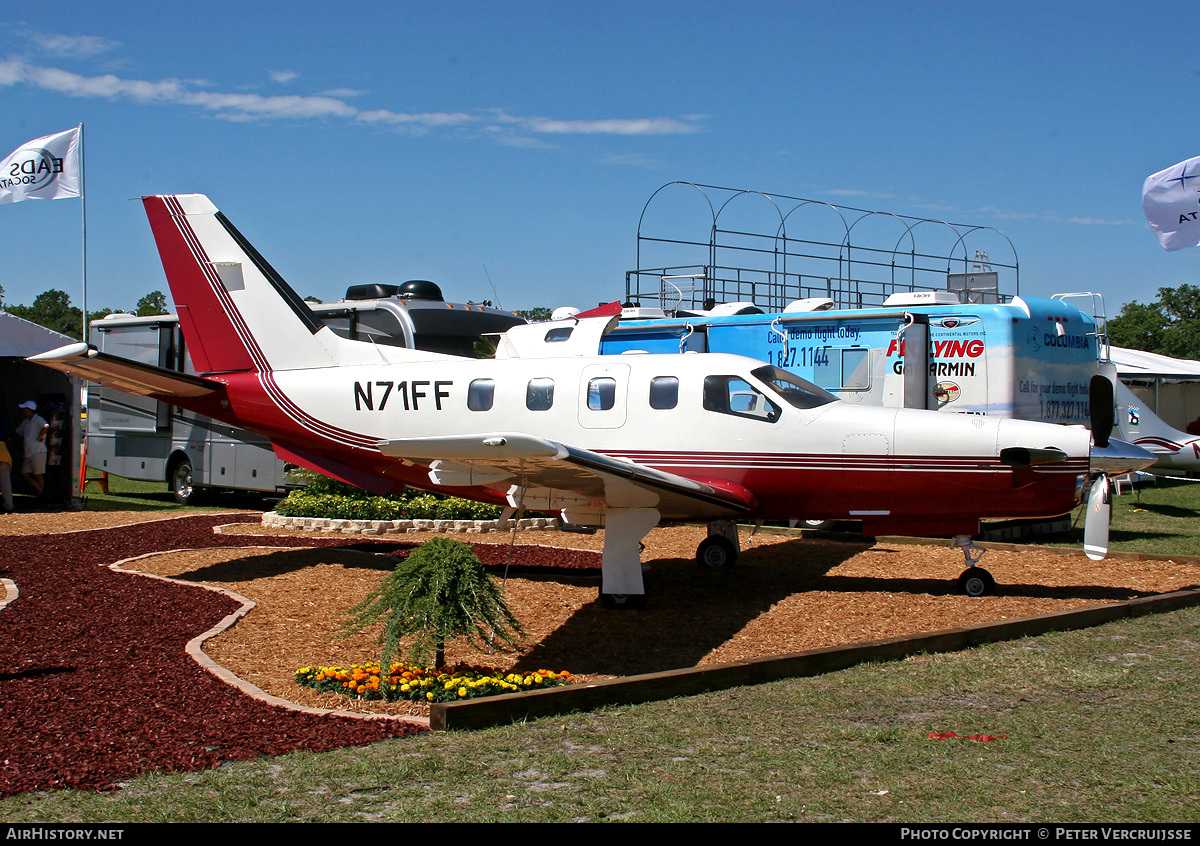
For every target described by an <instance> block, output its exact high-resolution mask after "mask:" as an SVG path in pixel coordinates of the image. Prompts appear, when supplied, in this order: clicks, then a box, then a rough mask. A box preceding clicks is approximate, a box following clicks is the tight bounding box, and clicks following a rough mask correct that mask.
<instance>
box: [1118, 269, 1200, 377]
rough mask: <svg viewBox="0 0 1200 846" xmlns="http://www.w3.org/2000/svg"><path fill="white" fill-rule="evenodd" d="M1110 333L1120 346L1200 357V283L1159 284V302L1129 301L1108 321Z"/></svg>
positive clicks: (1174, 355) (1170, 354) (1172, 354)
mask: <svg viewBox="0 0 1200 846" xmlns="http://www.w3.org/2000/svg"><path fill="white" fill-rule="evenodd" d="M1108 337H1109V340H1110V341H1111V342H1112V343H1113V344H1114V345H1116V346H1118V347H1128V348H1130V349H1135V350H1145V351H1146V352H1152V353H1159V354H1161V355H1169V356H1172V357H1173V358H1188V359H1198V358H1200V287H1197V286H1195V285H1180V286H1179V287H1178V288H1159V289H1158V301H1157V302H1153V303H1149V304H1145V305H1144V304H1142V303H1137V302H1133V303H1126V304H1125V306H1124V307H1123V308H1122V309H1121V313H1120V315H1118V316H1117V317H1114V318H1113V319H1112V320H1110V321H1108Z"/></svg>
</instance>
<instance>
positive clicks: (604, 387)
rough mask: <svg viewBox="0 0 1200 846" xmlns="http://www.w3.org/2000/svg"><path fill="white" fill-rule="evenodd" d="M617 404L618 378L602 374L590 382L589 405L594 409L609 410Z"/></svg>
mask: <svg viewBox="0 0 1200 846" xmlns="http://www.w3.org/2000/svg"><path fill="white" fill-rule="evenodd" d="M616 404H617V380H616V379H610V378H608V377H607V376H601V377H598V378H596V379H592V380H591V381H590V382H588V392H587V405H588V408H590V409H591V410H592V411H608V410H609V409H610V408H612V407H613V406H614V405H616Z"/></svg>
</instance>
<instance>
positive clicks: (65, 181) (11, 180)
mask: <svg viewBox="0 0 1200 846" xmlns="http://www.w3.org/2000/svg"><path fill="white" fill-rule="evenodd" d="M79 187H80V186H79V127H75V128H74V129H68V130H67V131H66V132H59V133H57V134H55V135H47V136H46V137H45V138H35V139H33V140H32V141H30V142H29V143H27V144H22V145H21V146H20V147H18V148H17V149H16V150H14V151H13V153H12V155H10V156H9V157H8V158H7V159H5V160H4V161H3V162H0V203H17V202H20V201H21V200H57V199H59V198H60V197H78V196H79Z"/></svg>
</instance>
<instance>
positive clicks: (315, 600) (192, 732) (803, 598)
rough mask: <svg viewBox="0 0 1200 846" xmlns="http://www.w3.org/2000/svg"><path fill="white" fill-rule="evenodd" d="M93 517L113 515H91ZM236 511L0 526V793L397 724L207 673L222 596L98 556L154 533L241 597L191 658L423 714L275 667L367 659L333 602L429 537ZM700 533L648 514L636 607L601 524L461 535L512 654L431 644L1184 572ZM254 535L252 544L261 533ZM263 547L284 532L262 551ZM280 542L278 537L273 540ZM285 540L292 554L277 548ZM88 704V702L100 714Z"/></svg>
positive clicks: (1104, 590) (649, 664) (616, 636)
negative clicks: (966, 588)
mask: <svg viewBox="0 0 1200 846" xmlns="http://www.w3.org/2000/svg"><path fill="white" fill-rule="evenodd" d="M107 519H109V520H112V518H107ZM235 519H236V520H239V521H249V520H251V519H254V520H256V519H257V518H248V517H239V518H231V517H230V516H229V515H228V513H226V515H224V516H200V517H187V518H181V519H176V520H168V521H163V522H158V523H149V524H141V525H136V526H128V527H124V528H111V529H107V530H103V531H86V532H78V533H75V534H61V535H49V534H43V535H36V536H18V537H10V538H6V539H5V541H4V548H5V552H6V554H5V555H4V556H3V557H2V558H0V577H7V578H10V579H12V580H13V581H14V582H16V583H17V585H18V588H19V590H20V591H21V594H20V598H19V599H18V600H17V601H16V602H13V603H12V604H10V605H9V606H8V607H6V608H3V609H0V624H2V625H0V702H3V705H2V706H0V738H4V740H0V743H3V744H4V745H5V746H6V747H9V748H5V749H4V750H3V752H0V795H2V794H6V793H14V792H20V791H24V790H31V789H36V788H43V787H54V786H73V787H100V788H102V787H106V786H111V785H112V784H114V783H116V782H119V781H121V780H123V779H127V778H129V777H130V776H132V775H135V774H136V773H139V772H144V771H146V770H151V769H164V770H190V769H199V768H204V767H211V766H215V765H216V764H218V763H220V762H221V761H223V760H231V759H236V758H247V757H252V756H255V755H262V754H275V753H278V752H283V751H287V750H290V749H298V748H303V749H327V748H331V747H334V746H340V745H352V744H361V743H369V742H371V741H373V740H375V739H377V738H380V737H385V736H398V735H403V734H406V733H408V732H411V731H412V729H411V728H410V727H406V726H401V725H397V724H395V723H391V722H380V721H354V720H349V719H345V718H338V717H333V716H314V715H309V714H302V713H297V712H290V711H287V710H286V709H282V708H277V707H271V706H268V705H266V704H264V703H261V702H258V701H256V700H254V699H252V698H250V697H248V696H246V695H244V694H241V693H239V692H237V691H236V690H234V689H233V688H231V687H228V686H226V685H224V684H223V683H221V682H219V681H218V680H217V679H216V678H215V677H214V676H212V675H211V674H209V673H208V672H206V671H204V670H203V669H201V668H200V667H199V666H198V665H196V664H195V662H194V661H192V660H191V659H190V658H188V657H187V656H186V655H184V653H183V645H184V644H185V643H186V642H187V641H188V640H189V639H191V638H192V637H195V636H196V635H197V634H199V633H201V632H203V631H205V630H207V629H208V628H209V627H211V626H212V625H213V624H214V623H216V622H218V621H219V620H220V619H222V618H223V617H224V616H225V615H226V614H228V613H230V611H232V610H233V608H234V607H235V605H234V602H233V600H231V599H229V598H228V597H225V596H222V595H219V594H215V593H212V592H210V591H204V590H199V589H197V588H193V587H187V586H173V585H171V584H170V583H166V582H161V581H157V580H150V579H145V578H142V577H139V576H131V575H126V574H121V573H114V572H112V571H111V570H109V569H107V568H106V567H101V566H97V565H101V564H107V563H111V562H113V561H116V560H119V559H124V558H128V557H132V556H135V555H141V554H144V553H151V552H157V551H161V550H166V549H176V550H178V549H187V550H189V551H184V552H168V553H164V554H159V555H152V556H150V557H146V558H140V559H139V560H137V561H136V562H132V563H130V564H129V565H127V566H129V567H131V568H136V569H138V570H140V571H143V572H147V573H154V574H156V575H160V576H165V577H169V578H173V579H181V580H186V581H194V582H203V583H205V584H210V585H213V586H218V587H222V588H225V589H228V590H231V591H233V592H235V593H237V594H240V595H242V596H245V597H248V598H249V599H251V600H253V601H254V602H255V603H257V607H255V608H254V610H253V611H251V612H250V613H249V614H248V615H247V616H246V617H245V618H243V619H242V620H240V621H239V622H238V624H237V625H236V626H234V627H233V628H232V629H229V630H228V631H226V632H225V633H223V634H221V635H220V636H218V637H217V638H215V639H214V640H210V641H208V642H207V643H206V644H205V652H206V653H207V654H208V655H210V656H212V657H213V658H214V659H215V660H216V661H217V662H218V663H219V664H221V665H222V666H223V667H225V668H226V669H228V670H230V671H232V672H233V673H235V674H236V675H237V676H238V677H240V678H242V679H245V680H246V681H249V682H252V683H253V684H255V685H258V686H259V687H261V688H262V689H263V690H265V691H267V692H269V693H271V694H273V695H275V696H279V697H282V698H284V699H287V700H290V701H292V702H296V703H298V704H301V705H305V706H310V707H318V708H329V709H339V708H340V709H354V710H359V711H363V712H368V713H369V712H374V713H391V714H406V713H417V714H419V713H423V709H420V708H419V707H416V706H412V705H409V704H406V703H400V704H391V705H388V704H385V703H367V702H354V701H353V700H349V699H347V698H346V697H341V696H337V695H335V694H320V693H317V692H316V691H313V690H310V689H307V688H302V687H300V686H298V685H297V684H296V683H295V681H294V672H295V670H296V669H297V668H299V667H301V666H306V665H313V664H325V665H329V664H342V665H349V664H353V663H362V662H365V661H368V660H373V659H374V658H376V657H377V656H378V646H377V645H376V644H375V642H374V633H368V634H364V635H359V636H356V637H353V638H349V639H346V638H344V637H342V636H341V634H340V629H341V626H342V623H343V622H344V620H345V616H346V610H347V609H348V608H349V607H350V606H352V605H353V604H354V603H356V602H358V601H359V600H360V599H361V598H362V597H363V596H365V595H366V593H367V592H369V591H370V590H372V589H373V588H374V587H375V586H377V585H378V584H379V582H380V580H381V579H382V578H383V577H384V575H385V574H386V573H387V572H389V571H390V570H391V569H392V567H393V566H394V564H395V560H396V559H397V558H399V557H401V556H403V555H406V554H408V552H409V551H411V549H413V548H414V547H415V546H416V545H417V544H419V543H420V542H422V541H424V540H427V539H428V538H429V537H432V535H424V534H422V535H418V534H409V535H393V536H386V537H384V538H371V539H366V538H355V537H348V536H344V535H327V534H321V533H305V532H297V531H292V530H286V529H265V528H264V527H262V526H261V525H259V524H258V523H257V522H240V524H239V525H235V526H225V527H223V528H222V529H221V530H220V531H221V533H220V534H213V527H214V526H215V525H218V524H222V523H230V522H232V521H233V520H235ZM703 536H704V530H703V529H702V528H696V527H669V528H659V529H655V530H654V531H653V532H651V534H650V535H649V536H647V538H646V542H645V544H646V549H645V552H644V553H643V561H645V562H646V563H647V569H646V573H645V579H646V587H647V595H648V597H649V600H650V605H649V608H648V609H647V610H646V611H642V612H626V613H618V612H609V611H604V610H602V609H601V608H600V607H599V603H598V602H597V588H598V586H599V575H600V571H599V564H600V556H599V550H600V549H601V547H602V544H603V533H602V532H601V533H597V534H595V535H591V536H588V535H573V534H564V533H551V532H528V533H523V534H522V535H521V536H520V537H519V539H518V542H517V543H516V545H515V546H514V547H512V552H511V560H510V547H509V537H508V536H505V535H473V536H472V535H466V536H457V537H459V538H460V539H463V540H467V541H469V542H472V543H475V544H476V551H477V552H478V553H479V554H480V557H481V558H482V559H483V561H484V563H485V564H487V565H488V566H489V569H490V571H491V572H492V573H493V574H494V575H496V576H497V577H499V578H503V577H504V576H505V575H507V580H506V583H505V589H506V596H507V598H508V601H509V604H510V606H511V607H512V608H513V610H514V612H515V613H516V615H517V617H518V619H520V620H521V621H522V623H523V624H524V626H525V630H526V637H525V644H526V645H525V647H524V648H523V649H522V650H521V651H520V652H519V653H511V654H508V653H491V654H488V653H481V652H479V651H476V650H474V649H471V648H470V647H469V646H467V645H465V644H452V645H450V646H449V647H448V659H449V660H450V661H451V662H464V663H470V664H474V665H477V666H478V665H483V666H488V667H495V668H498V669H503V670H508V669H510V668H511V669H517V670H523V671H525V670H534V669H539V668H549V669H556V670H559V669H565V670H570V671H571V672H572V673H573V674H575V675H576V676H577V677H580V678H582V679H584V680H588V679H598V678H609V677H613V676H622V675H632V674H636V673H645V672H653V671H658V670H666V669H675V668H680V667H688V666H695V665H700V664H711V663H721V662H727V661H735V660H741V659H745V658H752V657H760V656H764V655H778V654H786V653H789V652H796V651H801V650H804V649H812V648H817V647H824V646H832V645H837V644H842V643H851V642H856V641H864V640H873V639H877V638H884V637H892V636H897V635H901V634H906V633H910V632H921V631H933V630H938V629H946V628H953V627H955V626H960V625H965V624H969V623H977V622H983V621H986V620H998V619H1004V618H1010V617H1021V616H1028V615H1031V614H1040V613H1046V612H1050V611H1058V610H1064V609H1067V608H1072V607H1078V606H1082V605H1089V604H1094V603H1098V602H1113V601H1120V600H1124V599H1129V598H1133V597H1136V596H1143V595H1147V594H1152V593H1161V592H1167V591H1171V590H1177V589H1180V588H1183V587H1188V586H1191V585H1195V584H1197V583H1200V567H1198V566H1197V565H1196V564H1194V563H1188V562H1174V561H1128V560H1118V561H1112V560H1110V561H1107V562H1099V563H1094V562H1089V561H1088V560H1087V559H1086V558H1084V557H1083V556H1082V555H1079V554H1072V555H1062V554H1055V553H1052V552H1046V551H1041V550H1036V549H1029V550H1022V551H1019V552H1007V551H999V550H994V551H991V552H989V553H988V554H987V556H986V558H985V561H984V563H985V564H986V565H987V567H988V568H989V569H990V570H991V571H992V573H993V574H994V575H995V576H996V578H997V579H998V580H999V582H1000V583H1001V589H1000V592H999V593H998V594H997V595H995V596H989V597H984V598H979V599H971V598H968V597H964V596H960V595H957V594H956V593H955V591H954V587H953V579H954V577H955V576H957V574H958V573H959V572H960V571H961V569H962V555H961V553H959V552H957V551H955V550H952V549H950V548H948V547H946V546H932V545H907V544H899V543H892V544H888V543H881V544H875V545H871V544H869V543H866V542H838V541H830V540H817V539H811V538H789V537H780V536H771V535H764V534H759V535H757V536H755V537H754V538H753V539H751V538H749V537H748V532H746V531H743V533H742V546H743V553H742V555H741V557H740V559H739V562H738V566H737V567H735V568H732V569H729V570H707V569H703V568H699V567H697V566H696V565H695V563H694V562H693V560H692V556H693V555H694V552H695V548H696V545H697V544H698V543H699V541H700V540H701V539H702V538H703ZM262 547H272V548H262ZM281 547H284V548H281ZM286 547H292V548H290V549H288V548H286ZM296 547H300V548H296ZM96 715H104V716H103V719H99V718H97V717H96Z"/></svg>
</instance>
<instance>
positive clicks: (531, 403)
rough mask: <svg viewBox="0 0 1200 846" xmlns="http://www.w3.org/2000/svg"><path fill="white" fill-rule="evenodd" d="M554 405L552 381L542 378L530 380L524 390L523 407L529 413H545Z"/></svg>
mask: <svg viewBox="0 0 1200 846" xmlns="http://www.w3.org/2000/svg"><path fill="white" fill-rule="evenodd" d="M552 405H554V380H553V379H550V378H548V377H545V376H542V377H539V378H537V379H530V380H529V385H528V386H527V387H526V388H525V407H526V408H528V409H529V410H530V411H547V410H549V408H550V406H552Z"/></svg>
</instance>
